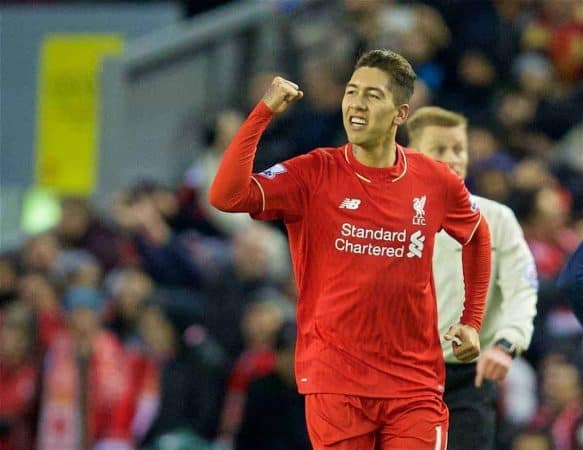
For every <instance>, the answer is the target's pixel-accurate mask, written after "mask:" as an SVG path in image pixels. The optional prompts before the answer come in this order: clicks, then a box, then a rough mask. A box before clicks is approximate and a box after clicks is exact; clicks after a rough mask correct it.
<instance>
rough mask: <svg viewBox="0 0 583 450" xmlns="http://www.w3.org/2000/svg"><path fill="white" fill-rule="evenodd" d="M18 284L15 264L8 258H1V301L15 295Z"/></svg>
mask: <svg viewBox="0 0 583 450" xmlns="http://www.w3.org/2000/svg"><path fill="white" fill-rule="evenodd" d="M17 283H18V277H17V276H16V269H15V267H14V264H12V262H11V261H10V260H8V259H7V258H0V301H1V300H2V298H3V297H11V296H13V295H14V293H15V291H16V285H17Z"/></svg>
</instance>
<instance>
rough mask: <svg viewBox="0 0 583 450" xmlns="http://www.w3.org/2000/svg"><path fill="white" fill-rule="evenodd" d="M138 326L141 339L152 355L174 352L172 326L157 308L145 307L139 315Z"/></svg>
mask: <svg viewBox="0 0 583 450" xmlns="http://www.w3.org/2000/svg"><path fill="white" fill-rule="evenodd" d="M138 328H139V330H140V334H141V336H142V339H143V340H144V342H145V344H146V345H147V347H148V349H149V350H150V351H151V352H152V353H153V354H154V355H156V356H159V357H164V356H169V355H170V354H172V353H173V352H174V347H175V340H176V332H175V330H174V326H173V325H172V323H171V322H170V321H169V320H168V319H167V318H166V316H165V315H164V314H163V313H162V312H161V311H160V310H159V309H158V308H154V307H151V308H147V309H146V310H145V311H144V313H143V314H142V315H141V316H140V322H139V324H138Z"/></svg>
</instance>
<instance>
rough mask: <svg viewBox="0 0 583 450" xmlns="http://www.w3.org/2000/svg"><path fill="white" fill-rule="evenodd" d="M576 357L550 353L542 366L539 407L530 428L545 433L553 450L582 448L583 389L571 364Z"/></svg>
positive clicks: (578, 376)
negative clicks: (549, 437)
mask: <svg viewBox="0 0 583 450" xmlns="http://www.w3.org/2000/svg"><path fill="white" fill-rule="evenodd" d="M579 357H580V355H579V356H574V355H572V356H570V357H567V355H566V354H565V353H562V352H559V353H551V354H549V355H548V356H547V358H545V361H544V364H543V370H542V403H541V405H540V407H539V410H538V412H537V414H536V415H535V417H534V419H533V422H532V426H534V427H536V428H537V429H539V430H549V431H550V434H551V436H552V439H553V443H554V445H555V448H556V450H577V449H580V448H581V446H582V445H583V442H579V436H578V428H579V426H580V425H581V421H582V418H583V396H582V393H583V385H582V383H581V377H582V376H581V372H580V369H579V368H578V367H577V365H576V364H575V362H574V361H575V360H576V358H579ZM574 358H575V359H574ZM579 362H580V361H579Z"/></svg>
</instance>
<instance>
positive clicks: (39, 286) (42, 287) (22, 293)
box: [19, 273, 66, 355]
mask: <svg viewBox="0 0 583 450" xmlns="http://www.w3.org/2000/svg"><path fill="white" fill-rule="evenodd" d="M19 299H21V300H22V301H23V303H24V304H25V305H27V306H28V307H29V308H31V310H32V312H33V316H34V318H35V323H36V334H37V338H38V347H39V348H38V349H37V350H38V351H39V352H40V354H41V355H44V352H45V351H46V350H47V349H48V348H49V346H50V345H51V343H52V342H53V340H54V339H55V337H56V336H57V335H58V334H59V333H61V332H62V331H63V330H64V328H65V326H66V325H65V320H64V319H63V316H62V305H61V290H60V289H59V288H57V287H56V286H55V284H54V283H51V282H50V280H49V279H48V278H47V277H46V276H44V275H42V274H39V273H28V274H27V273H25V274H23V275H22V277H21V278H20V280H19Z"/></svg>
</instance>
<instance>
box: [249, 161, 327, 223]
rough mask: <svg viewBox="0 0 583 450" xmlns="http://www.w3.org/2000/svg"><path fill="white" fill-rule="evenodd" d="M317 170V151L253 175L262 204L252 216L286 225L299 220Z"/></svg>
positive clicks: (316, 176)
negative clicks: (284, 222) (259, 209)
mask: <svg viewBox="0 0 583 450" xmlns="http://www.w3.org/2000/svg"><path fill="white" fill-rule="evenodd" d="M320 168H321V159H320V157H319V156H318V153H317V151H312V152H310V153H307V154H305V155H301V156H297V157H295V158H292V159H288V160H287V161H284V162H282V163H279V164H276V165H274V166H272V167H270V168H269V169H266V170H264V171H263V172H259V173H255V174H253V176H252V179H253V181H254V182H255V183H256V184H257V186H258V187H259V190H260V191H261V195H262V199H263V202H262V210H261V211H260V212H258V213H254V214H252V215H251V217H253V218H254V219H258V220H275V219H283V220H285V221H288V222H293V221H296V220H299V219H301V217H302V216H303V215H304V211H305V210H306V207H307V205H308V202H309V200H310V197H311V195H312V193H313V191H314V189H315V186H316V184H317V180H318V175H319V173H320Z"/></svg>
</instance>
